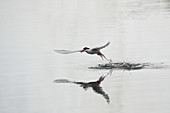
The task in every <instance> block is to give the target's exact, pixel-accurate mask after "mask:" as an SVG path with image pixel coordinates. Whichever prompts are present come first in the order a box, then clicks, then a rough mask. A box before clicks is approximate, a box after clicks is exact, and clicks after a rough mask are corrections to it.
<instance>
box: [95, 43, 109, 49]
mask: <svg viewBox="0 0 170 113" xmlns="http://www.w3.org/2000/svg"><path fill="white" fill-rule="evenodd" d="M109 44H110V42H108V43H107V44H105V45H104V46H100V47H95V48H93V49H94V50H100V49H103V48H105V47H106V46H108V45H109Z"/></svg>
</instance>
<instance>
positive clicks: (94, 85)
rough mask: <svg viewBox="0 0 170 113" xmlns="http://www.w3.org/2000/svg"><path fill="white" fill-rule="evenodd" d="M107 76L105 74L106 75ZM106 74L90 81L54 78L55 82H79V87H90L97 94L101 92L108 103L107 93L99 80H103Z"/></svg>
mask: <svg viewBox="0 0 170 113" xmlns="http://www.w3.org/2000/svg"><path fill="white" fill-rule="evenodd" d="M106 76H107V75H106ZM106 76H101V77H100V78H99V79H98V80H96V81H92V82H76V81H70V80H67V79H56V80H54V82H55V83H74V84H79V85H80V87H82V88H83V89H85V90H87V89H88V88H90V87H91V88H92V89H93V90H94V92H96V93H97V94H101V95H102V96H103V97H104V98H105V99H106V101H107V102H108V103H109V102H110V99H109V96H108V94H106V93H105V92H104V91H103V89H102V87H101V86H100V84H101V82H102V81H104V79H105V77H106Z"/></svg>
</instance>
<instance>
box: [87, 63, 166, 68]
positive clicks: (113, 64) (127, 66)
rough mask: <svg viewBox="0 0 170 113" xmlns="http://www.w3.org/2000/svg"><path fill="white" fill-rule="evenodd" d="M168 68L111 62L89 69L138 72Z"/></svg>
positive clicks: (151, 64)
mask: <svg viewBox="0 0 170 113" xmlns="http://www.w3.org/2000/svg"><path fill="white" fill-rule="evenodd" d="M166 67H167V66H166V65H164V64H163V63H157V64H154V63H129V62H117V63H113V62H109V63H105V64H98V65H97V66H93V67H88V68H89V69H123V70H138V69H161V68H166Z"/></svg>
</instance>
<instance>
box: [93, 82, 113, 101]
mask: <svg viewBox="0 0 170 113" xmlns="http://www.w3.org/2000/svg"><path fill="white" fill-rule="evenodd" d="M92 88H93V90H94V91H95V92H96V93H98V94H101V95H102V96H103V97H104V98H105V99H106V101H107V102H108V103H109V102H110V98H109V96H108V94H106V93H105V92H104V91H103V89H102V87H100V86H99V85H97V86H92Z"/></svg>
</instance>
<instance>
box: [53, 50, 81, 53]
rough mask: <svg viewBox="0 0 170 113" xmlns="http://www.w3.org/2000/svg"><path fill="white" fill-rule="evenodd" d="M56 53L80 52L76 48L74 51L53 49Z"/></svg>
mask: <svg viewBox="0 0 170 113" xmlns="http://www.w3.org/2000/svg"><path fill="white" fill-rule="evenodd" d="M54 51H55V52H57V53H60V54H71V53H76V52H80V51H81V50H76V51H70V50H54Z"/></svg>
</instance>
